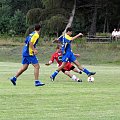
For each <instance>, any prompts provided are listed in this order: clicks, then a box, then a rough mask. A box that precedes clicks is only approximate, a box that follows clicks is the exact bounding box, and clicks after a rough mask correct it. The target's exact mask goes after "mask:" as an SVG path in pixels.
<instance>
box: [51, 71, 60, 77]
mask: <svg viewBox="0 0 120 120" xmlns="http://www.w3.org/2000/svg"><path fill="white" fill-rule="evenodd" d="M58 73H59V72H58V71H57V70H56V71H55V72H54V73H53V74H52V77H53V78H54V77H56V75H57V74H58Z"/></svg>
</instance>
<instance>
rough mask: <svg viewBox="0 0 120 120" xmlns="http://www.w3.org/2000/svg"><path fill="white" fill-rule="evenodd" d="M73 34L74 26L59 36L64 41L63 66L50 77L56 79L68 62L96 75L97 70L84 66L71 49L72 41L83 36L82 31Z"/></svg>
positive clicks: (89, 73)
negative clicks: (93, 70) (90, 69)
mask: <svg viewBox="0 0 120 120" xmlns="http://www.w3.org/2000/svg"><path fill="white" fill-rule="evenodd" d="M71 35H72V28H71V27H68V28H67V29H66V33H65V35H62V36H60V37H59V38H58V40H59V41H60V42H61V43H62V55H63V56H62V64H61V66H60V67H59V68H58V69H57V70H56V71H55V72H54V73H53V74H52V75H51V76H50V78H51V79H52V80H53V81H54V79H55V77H56V76H57V74H58V73H59V71H61V70H62V69H63V68H64V66H65V65H66V63H67V62H68V61H69V62H73V63H74V64H75V65H76V66H77V67H78V69H79V70H81V71H83V72H84V73H86V74H87V75H88V76H91V75H94V74H96V72H90V71H89V70H88V69H86V68H83V67H82V66H81V65H80V63H79V62H78V61H77V59H76V57H75V55H74V54H73V52H72V50H71V41H73V40H75V39H76V38H78V37H80V36H83V34H82V33H79V34H77V35H76V36H74V37H71Z"/></svg>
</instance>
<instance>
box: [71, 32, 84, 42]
mask: <svg viewBox="0 0 120 120" xmlns="http://www.w3.org/2000/svg"><path fill="white" fill-rule="evenodd" d="M80 36H83V34H82V33H79V34H77V35H76V36H74V37H72V38H71V40H75V39H76V38H78V37H80Z"/></svg>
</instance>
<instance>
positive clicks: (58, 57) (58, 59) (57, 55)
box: [50, 52, 73, 71]
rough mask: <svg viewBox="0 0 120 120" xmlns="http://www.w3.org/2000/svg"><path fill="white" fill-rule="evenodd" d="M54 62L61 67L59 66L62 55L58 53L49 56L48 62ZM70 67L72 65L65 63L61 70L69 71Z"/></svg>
mask: <svg viewBox="0 0 120 120" xmlns="http://www.w3.org/2000/svg"><path fill="white" fill-rule="evenodd" d="M54 60H56V62H57V63H58V65H59V66H61V64H62V53H58V52H55V53H53V54H52V56H51V59H50V61H52V63H53V62H54ZM72 66H73V65H72V64H71V63H70V62H67V63H66V65H65V67H64V68H63V69H64V70H66V71H70V68H71V67H72Z"/></svg>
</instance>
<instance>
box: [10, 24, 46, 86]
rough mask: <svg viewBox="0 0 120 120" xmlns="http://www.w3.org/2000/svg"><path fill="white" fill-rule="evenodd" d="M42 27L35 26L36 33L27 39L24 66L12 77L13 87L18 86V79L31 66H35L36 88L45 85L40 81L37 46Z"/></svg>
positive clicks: (23, 57) (23, 53) (24, 48)
mask: <svg viewBox="0 0 120 120" xmlns="http://www.w3.org/2000/svg"><path fill="white" fill-rule="evenodd" d="M40 28H41V26H40V25H35V31H33V32H32V33H31V34H29V35H28V36H27V37H26V40H25V45H24V47H23V51H22V64H23V66H22V67H21V68H20V69H19V70H18V72H17V73H16V75H15V76H14V77H12V78H11V79H10V80H11V82H12V84H13V85H16V80H17V78H18V77H19V76H20V75H21V74H22V73H23V72H24V71H25V70H27V69H28V66H29V64H32V65H33V66H34V76H35V86H43V85H45V84H44V83H42V82H40V81H39V79H38V78H39V68H40V66H39V63H38V59H37V57H36V55H37V54H38V50H37V49H36V45H37V43H38V38H39V33H40Z"/></svg>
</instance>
